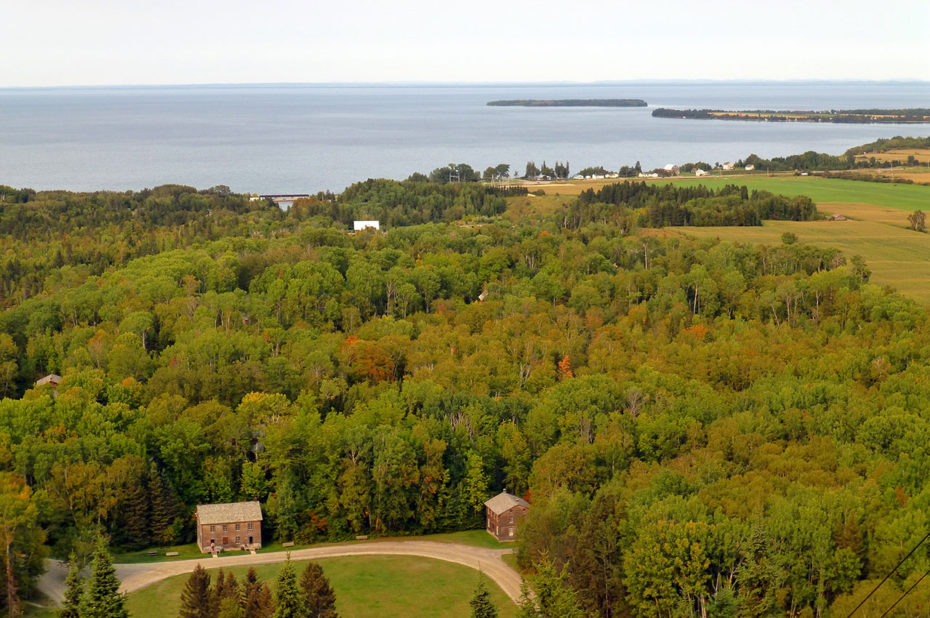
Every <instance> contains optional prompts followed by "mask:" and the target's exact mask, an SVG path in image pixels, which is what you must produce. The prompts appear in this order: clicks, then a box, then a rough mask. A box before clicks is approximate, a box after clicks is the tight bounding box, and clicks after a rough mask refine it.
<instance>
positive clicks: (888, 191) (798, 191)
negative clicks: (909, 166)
mask: <svg viewBox="0 0 930 618" xmlns="http://www.w3.org/2000/svg"><path fill="white" fill-rule="evenodd" d="M675 184H695V185H697V184H702V185H706V186H708V187H713V188H718V187H722V186H724V185H728V184H735V185H746V186H747V187H749V188H750V189H763V190H765V191H771V192H772V193H780V194H782V195H791V196H793V195H806V196H808V197H809V198H811V199H812V200H814V201H815V202H817V203H818V204H820V203H822V202H846V203H855V204H872V205H873V206H882V207H885V208H894V209H898V210H909V211H914V210H918V209H920V210H930V187H927V186H923V185H904V184H889V183H880V182H863V181H861V180H841V179H836V178H816V177H813V176H761V175H745V176H742V175H741V176H728V177H724V178H707V177H704V178H679V179H676V180H675Z"/></svg>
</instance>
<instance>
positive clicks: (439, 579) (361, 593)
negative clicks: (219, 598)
mask: <svg viewBox="0 0 930 618" xmlns="http://www.w3.org/2000/svg"><path fill="white" fill-rule="evenodd" d="M315 562H317V563H318V564H319V565H320V566H322V567H323V571H324V573H326V576H327V577H328V578H329V580H330V583H331V584H332V586H333V589H334V590H335V592H336V604H337V609H338V611H339V615H341V616H358V617H360V618H365V617H369V616H370V617H375V616H379V617H384V618H391V617H395V616H396V617H403V618H416V617H420V616H422V617H426V616H437V617H449V618H452V617H455V616H467V615H469V606H468V601H469V600H470V599H471V596H472V593H473V592H474V589H475V585H476V584H477V581H478V573H477V572H476V571H474V570H473V569H470V568H468V567H466V566H462V565H459V564H453V563H450V562H443V561H441V560H432V559H429V558H416V557H410V556H352V557H346V558H324V559H320V560H316V561H315ZM295 565H296V567H297V570H298V572H300V571H301V570H302V569H303V563H301V562H295ZM280 569H281V564H266V565H256V567H255V570H256V571H257V573H258V576H259V578H261V579H263V580H265V581H269V582H271V581H273V580H274V578H275V576H277V574H278V571H279V570H280ZM229 570H230V571H232V572H233V573H235V575H236V577H237V578H238V579H239V580H240V581H241V580H242V579H243V578H244V576H245V573H246V572H247V571H248V567H233V568H231V569H229ZM209 572H210V573H211V575H215V570H210V571H209ZM187 577H188V576H187V575H180V576H178V577H172V578H170V579H166V580H164V581H161V582H158V583H157V584H154V585H152V586H149V587H148V588H144V589H142V590H139V591H138V592H134V593H132V594H130V595H129V597H128V599H127V606H128V609H129V612H130V614H131V615H132V616H134V617H137V618H156V617H161V616H175V615H177V613H178V609H179V606H180V598H181V591H182V589H183V587H184V584H185V582H186V581H187ZM487 583H488V589H489V590H490V592H491V596H492V598H493V600H494V604H495V605H496V606H497V609H498V612H499V615H500V616H501V617H502V618H504V617H507V618H509V617H513V616H515V615H516V606H515V605H514V604H513V602H512V601H510V599H509V598H508V597H507V596H506V595H505V594H504V592H503V591H502V590H501V589H500V588H499V587H498V586H497V585H496V584H494V582H491V581H488V582H487Z"/></svg>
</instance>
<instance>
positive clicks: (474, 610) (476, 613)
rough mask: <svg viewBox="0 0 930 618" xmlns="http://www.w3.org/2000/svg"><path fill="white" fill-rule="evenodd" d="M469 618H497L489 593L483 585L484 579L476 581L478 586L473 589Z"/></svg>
mask: <svg viewBox="0 0 930 618" xmlns="http://www.w3.org/2000/svg"><path fill="white" fill-rule="evenodd" d="M468 604H469V605H471V618H497V608H496V607H494V603H493V602H492V601H491V593H490V592H488V588H487V586H485V585H484V579H483V578H480V577H479V579H478V585H477V586H476V587H475V594H474V595H473V596H472V598H471V601H469V602H468Z"/></svg>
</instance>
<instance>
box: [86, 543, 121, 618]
mask: <svg viewBox="0 0 930 618" xmlns="http://www.w3.org/2000/svg"><path fill="white" fill-rule="evenodd" d="M80 614H81V618H128V616H129V612H127V611H126V600H125V598H124V597H123V595H121V594H120V592H119V579H118V578H117V577H116V569H114V568H113V561H112V559H111V558H110V552H109V550H108V549H107V541H106V539H105V538H104V537H103V535H99V536H98V537H97V547H96V549H95V550H94V560H93V562H92V563H91V565H90V577H89V578H88V581H87V587H86V588H85V590H84V599H83V602H82V603H81V611H80Z"/></svg>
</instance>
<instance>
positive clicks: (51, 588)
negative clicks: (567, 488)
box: [39, 540, 522, 603]
mask: <svg viewBox="0 0 930 618" xmlns="http://www.w3.org/2000/svg"><path fill="white" fill-rule="evenodd" d="M510 553H513V550H512V549H485V548H482V547H473V546H471V545H462V544H459V543H438V542H436V541H414V540H410V541H371V542H368V543H353V544H351V545H328V546H325V547H310V548H308V549H298V550H295V551H292V552H291V560H295V561H296V560H313V559H316V558H339V557H344V556H372V555H385V554H388V555H398V556H422V557H424V558H435V559H436V560H444V561H446V562H455V563H457V564H463V565H465V566H467V567H471V568H473V569H480V570H481V572H482V573H484V574H485V575H487V576H488V577H489V578H491V579H492V580H494V582H495V583H497V585H498V586H500V587H501V589H502V590H503V591H504V593H506V594H507V596H509V597H510V598H511V599H513V601H514V602H516V601H517V600H518V599H519V598H520V584H521V583H522V579H521V578H520V574H519V573H517V572H516V571H515V570H513V569H512V568H510V567H509V566H508V565H507V564H506V563H505V562H504V560H503V558H502V556H503V555H504V554H510ZM285 557H286V554H285V552H274V553H267V554H255V555H251V556H229V557H226V558H201V559H196V560H177V561H172V562H148V563H137V564H117V565H115V566H116V575H117V577H119V578H120V581H122V583H123V584H122V586H121V587H120V591H121V592H135V591H136V590H139V589H140V588H145V587H146V586H149V585H151V584H154V583H155V582H159V581H161V580H163V579H167V578H168V577H173V576H174V575H181V574H184V573H190V572H191V571H193V570H194V567H196V566H197V565H198V564H200V565H203V567H204V568H206V569H217V568H219V567H230V566H241V565H250V564H271V563H275V562H284V560H285ZM47 566H48V570H47V571H46V573H45V575H43V576H42V578H41V579H40V580H39V589H40V590H41V591H42V592H43V593H44V594H45V595H47V596H48V597H49V598H51V599H53V600H54V601H55V602H58V603H60V602H61V600H62V599H63V598H64V589H65V586H64V581H65V577H66V576H67V573H68V570H67V568H66V567H64V566H63V565H62V563H60V562H58V561H57V560H49V561H48V565H47Z"/></svg>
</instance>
